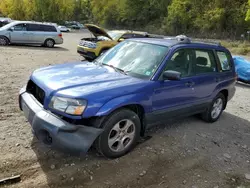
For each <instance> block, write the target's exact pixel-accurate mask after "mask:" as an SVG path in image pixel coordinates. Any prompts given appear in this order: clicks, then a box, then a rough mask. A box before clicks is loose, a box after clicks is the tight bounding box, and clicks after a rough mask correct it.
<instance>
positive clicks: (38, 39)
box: [27, 23, 44, 44]
mask: <svg viewBox="0 0 250 188" xmlns="http://www.w3.org/2000/svg"><path fill="white" fill-rule="evenodd" d="M27 30H28V31H29V40H30V43H35V44H42V43H43V42H44V32H43V30H42V25H41V24H35V23H31V24H28V25H27ZM42 41H43V42H42Z"/></svg>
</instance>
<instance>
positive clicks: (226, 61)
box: [216, 51, 232, 71]
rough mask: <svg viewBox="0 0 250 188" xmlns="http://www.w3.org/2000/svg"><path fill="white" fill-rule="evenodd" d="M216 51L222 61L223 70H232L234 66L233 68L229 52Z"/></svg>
mask: <svg viewBox="0 0 250 188" xmlns="http://www.w3.org/2000/svg"><path fill="white" fill-rule="evenodd" d="M216 53H217V56H218V58H219V61H220V65H221V70H222V71H230V70H231V69H232V68H231V63H230V58H229V55H228V54H227V53H225V52H221V51H217V52H216Z"/></svg>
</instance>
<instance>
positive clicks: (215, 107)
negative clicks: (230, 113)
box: [202, 93, 226, 123]
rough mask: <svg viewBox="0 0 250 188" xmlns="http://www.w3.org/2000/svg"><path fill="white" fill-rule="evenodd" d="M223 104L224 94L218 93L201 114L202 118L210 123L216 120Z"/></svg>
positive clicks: (224, 102) (222, 108)
mask: <svg viewBox="0 0 250 188" xmlns="http://www.w3.org/2000/svg"><path fill="white" fill-rule="evenodd" d="M225 104H226V98H225V96H224V95H223V94H222V93H219V94H218V95H217V96H216V97H215V99H214V100H213V102H212V103H211V104H210V106H209V108H208V109H207V110H206V111H205V112H204V113H203V114H202V119H203V120H204V121H206V122H210V123H213V122H215V121H217V120H218V119H219V117H220V116H221V114H222V112H223V110H224V106H225Z"/></svg>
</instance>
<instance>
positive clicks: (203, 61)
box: [193, 49, 221, 104]
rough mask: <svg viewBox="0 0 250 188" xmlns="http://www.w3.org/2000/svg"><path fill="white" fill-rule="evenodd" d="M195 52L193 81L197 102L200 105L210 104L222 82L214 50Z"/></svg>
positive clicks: (195, 50) (196, 50) (197, 50)
mask: <svg viewBox="0 0 250 188" xmlns="http://www.w3.org/2000/svg"><path fill="white" fill-rule="evenodd" d="M193 51H194V61H193V66H194V70H195V76H194V77H193V80H194V82H195V93H196V98H197V100H196V101H197V103H198V104H209V102H211V100H212V99H213V97H214V92H216V88H217V86H218V84H219V83H220V81H221V80H220V79H221V77H220V73H219V72H218V66H217V63H216V57H215V54H214V51H213V50H209V49H193Z"/></svg>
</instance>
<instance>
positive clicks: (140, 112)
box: [97, 103, 146, 136]
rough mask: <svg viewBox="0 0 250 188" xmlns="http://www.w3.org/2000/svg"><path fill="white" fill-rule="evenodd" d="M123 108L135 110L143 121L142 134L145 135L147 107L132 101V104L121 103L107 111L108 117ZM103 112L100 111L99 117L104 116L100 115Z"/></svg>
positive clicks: (141, 121)
mask: <svg viewBox="0 0 250 188" xmlns="http://www.w3.org/2000/svg"><path fill="white" fill-rule="evenodd" d="M122 109H128V110H131V111H133V112H134V113H136V114H137V115H138V117H139V119H140V123H141V132H140V135H141V136H144V133H145V128H146V121H145V108H144V107H143V105H141V104H139V103H130V104H124V105H119V106H116V107H115V108H113V109H112V110H110V111H109V112H108V114H107V113H105V114H107V115H106V117H108V116H109V115H111V114H113V113H114V112H116V111H119V110H122ZM100 114H101V113H98V116H97V117H102V116H100Z"/></svg>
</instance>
